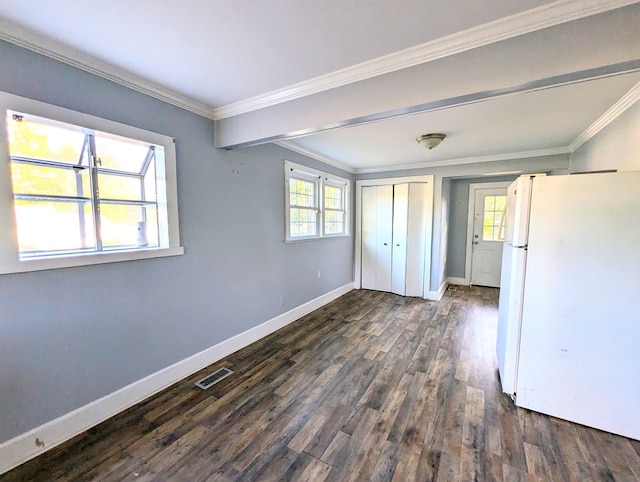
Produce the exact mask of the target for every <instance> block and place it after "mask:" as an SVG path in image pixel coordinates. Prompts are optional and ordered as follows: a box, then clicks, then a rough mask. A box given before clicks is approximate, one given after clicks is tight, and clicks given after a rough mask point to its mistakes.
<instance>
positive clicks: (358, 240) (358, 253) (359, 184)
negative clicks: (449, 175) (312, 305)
mask: <svg viewBox="0 0 640 482" xmlns="http://www.w3.org/2000/svg"><path fill="white" fill-rule="evenodd" d="M412 182H425V183H427V184H428V186H429V188H428V193H429V195H428V199H427V203H428V205H427V218H428V221H427V226H426V230H427V235H426V238H425V241H426V244H427V247H426V253H425V275H424V277H425V283H424V290H425V292H426V291H428V290H429V289H430V286H429V279H430V276H431V250H432V245H433V239H432V237H433V193H434V176H433V175H425V176H409V177H390V178H384V179H365V180H360V181H356V206H355V207H356V209H355V218H356V226H355V231H356V232H355V266H354V270H355V273H354V282H353V284H354V287H355V288H356V289H359V288H360V287H361V275H362V271H361V270H362V188H363V187H366V186H384V185H393V184H403V183H412Z"/></svg>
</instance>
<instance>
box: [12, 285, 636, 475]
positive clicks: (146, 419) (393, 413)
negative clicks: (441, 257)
mask: <svg viewBox="0 0 640 482" xmlns="http://www.w3.org/2000/svg"><path fill="white" fill-rule="evenodd" d="M497 297H498V290H495V289H488V288H466V287H460V288H458V290H457V291H447V292H446V294H445V296H444V298H443V299H442V301H440V302H430V301H425V300H422V299H416V298H403V297H400V296H396V295H392V294H388V293H379V292H373V291H365V290H360V291H352V292H350V293H348V294H346V295H344V296H342V297H341V298H339V299H338V300H336V301H334V302H332V303H330V304H328V305H326V306H324V307H323V308H321V309H319V310H317V311H315V312H314V313H311V314H310V315H307V316H305V317H304V318H302V319H300V320H298V321H296V322H295V323H293V324H291V325H289V326H288V327H286V328H284V329H282V330H280V331H278V332H277V333H274V334H272V335H271V336H269V337H267V338H265V339H263V340H261V341H259V342H257V343H255V344H253V345H251V346H249V347H247V348H246V349H244V350H241V351H239V352H237V353H235V354H233V355H231V356H229V357H228V358H226V359H224V360H222V361H220V362H219V363H216V364H215V366H212V367H209V368H207V369H205V370H203V371H201V372H199V373H197V374H194V375H193V376H192V377H189V378H188V379H185V380H183V381H182V382H180V383H178V384H176V385H174V386H172V387H170V388H169V389H167V390H165V391H164V392H162V393H160V394H158V395H156V396H154V397H152V398H150V399H149V400H147V401H145V402H143V403H140V404H138V405H137V406H135V407H132V408H131V409H129V410H127V411H126V412H123V413H122V414H120V415H118V416H116V417H114V418H112V419H110V420H108V421H106V422H104V423H102V424H100V425H99V426H97V427H95V428H93V429H91V430H89V431H88V432H86V433H84V434H82V435H80V436H78V437H76V438H75V439H74V440H72V441H69V442H68V443H66V444H64V445H63V446H60V447H58V448H56V449H53V450H52V451H50V452H48V453H46V454H44V455H42V456H40V457H39V458H37V459H34V460H32V461H29V462H27V463H26V464H24V465H22V466H20V467H18V468H16V469H14V470H13V471H11V472H9V473H7V474H5V475H4V476H0V480H2V481H17V480H20V481H27V480H28V481H45V480H46V481H50V480H114V481H115V480H136V481H143V480H144V481H149V480H153V481H163V480H175V481H199V480H220V481H236V480H241V481H250V480H270V481H279V480H308V481H322V480H330V481H349V480H353V481H356V480H358V481H359V480H376V481H378V480H393V481H402V482H405V481H412V480H421V481H422V480H438V481H443V480H444V481H446V480H450V481H484V480H496V481H545V482H546V481H580V482H583V481H590V480H594V481H600V480H602V481H614V480H615V481H634V480H640V455H639V454H640V442H638V441H633V440H630V439H626V438H624V437H619V436H615V435H612V434H609V433H605V432H601V431H598V430H594V429H590V428H587V427H583V426H580V425H576V424H572V423H569V422H565V421H562V420H558V419H554V418H550V417H547V416H545V415H541V414H537V413H534V412H530V411H527V410H523V409H519V408H516V407H515V406H514V405H513V403H512V402H511V401H510V400H509V399H508V398H507V397H506V396H504V395H502V393H501V391H500V387H499V382H498V379H497V369H496V358H495V336H496V323H497ZM221 366H224V367H229V368H231V369H232V370H234V373H233V375H231V376H230V377H228V378H226V379H224V380H223V381H221V382H220V383H219V384H217V385H215V386H214V387H212V388H210V389H209V390H207V391H202V390H201V389H199V388H197V387H195V386H194V383H195V382H196V381H197V380H199V379H201V378H202V377H204V376H205V375H206V374H208V373H210V372H211V371H213V369H215V368H218V367H221ZM639 410H640V407H639Z"/></svg>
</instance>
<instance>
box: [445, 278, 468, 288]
mask: <svg viewBox="0 0 640 482" xmlns="http://www.w3.org/2000/svg"><path fill="white" fill-rule="evenodd" d="M447 284H449V285H458V286H469V280H468V279H466V278H456V277H455V276H449V277H448V278H447Z"/></svg>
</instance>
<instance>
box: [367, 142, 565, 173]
mask: <svg viewBox="0 0 640 482" xmlns="http://www.w3.org/2000/svg"><path fill="white" fill-rule="evenodd" d="M569 153H570V151H569V148H568V147H553V148H550V149H537V150H534V151H522V152H511V153H506V154H492V155H489V156H480V157H463V158H459V159H445V160H442V161H424V162H418V163H412V164H399V165H395V166H382V167H373V168H364V169H356V174H369V173H377V172H390V171H406V170H410V169H424V168H433V167H445V166H461V165H464V164H481V163H485V162H496V161H511V160H514V159H529V158H532V157H544V156H557V155H563V154H569Z"/></svg>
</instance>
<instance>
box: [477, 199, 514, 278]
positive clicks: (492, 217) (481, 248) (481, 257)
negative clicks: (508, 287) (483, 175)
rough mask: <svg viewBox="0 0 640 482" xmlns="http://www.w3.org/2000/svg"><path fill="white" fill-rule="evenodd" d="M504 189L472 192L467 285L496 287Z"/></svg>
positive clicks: (504, 201)
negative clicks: (469, 272)
mask: <svg viewBox="0 0 640 482" xmlns="http://www.w3.org/2000/svg"><path fill="white" fill-rule="evenodd" d="M506 197H507V189H506V188H487V189H483V188H480V189H476V190H475V199H474V200H473V202H474V208H473V231H472V239H471V284H473V285H480V286H491V287H495V288H498V287H499V286H500V267H501V265H502V244H503V241H504V208H505V205H506Z"/></svg>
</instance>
